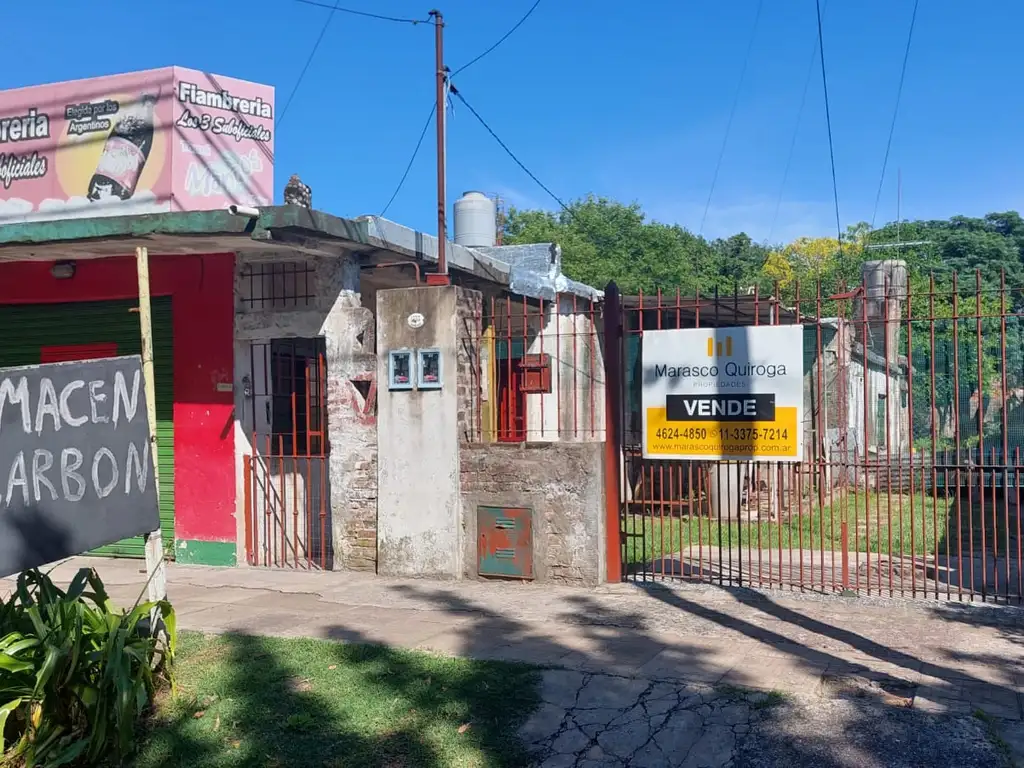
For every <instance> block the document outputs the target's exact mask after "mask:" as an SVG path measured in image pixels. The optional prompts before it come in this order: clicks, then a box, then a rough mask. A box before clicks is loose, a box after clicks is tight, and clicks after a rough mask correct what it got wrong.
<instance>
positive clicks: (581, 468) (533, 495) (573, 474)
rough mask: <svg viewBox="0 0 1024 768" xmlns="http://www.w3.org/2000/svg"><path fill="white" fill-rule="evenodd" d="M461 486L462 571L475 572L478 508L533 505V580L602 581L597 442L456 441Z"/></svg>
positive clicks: (600, 451) (599, 451)
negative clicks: (514, 443) (457, 443)
mask: <svg viewBox="0 0 1024 768" xmlns="http://www.w3.org/2000/svg"><path fill="white" fill-rule="evenodd" d="M460 451H461V455H460V478H459V479H460V492H461V504H462V516H463V526H464V534H463V541H464V542H465V547H466V551H465V555H464V561H465V564H466V567H465V574H464V575H465V576H466V577H467V578H476V577H477V575H478V574H477V562H478V552H477V541H478V540H479V533H480V532H479V531H478V530H477V508H478V507H481V506H487V507H526V508H529V509H532V510H533V569H534V580H535V581H537V582H541V583H543V582H561V583H569V584H577V585H587V586H593V585H596V584H599V583H601V582H602V581H604V578H605V573H604V562H605V561H604V542H605V531H604V509H605V507H604V498H605V497H604V444H603V443H587V442H584V443H578V442H570V443H523V444H517V445H505V444H500V443H485V444H475V445H469V444H463V445H462V446H461V448H460Z"/></svg>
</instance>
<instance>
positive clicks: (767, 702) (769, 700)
mask: <svg viewBox="0 0 1024 768" xmlns="http://www.w3.org/2000/svg"><path fill="white" fill-rule="evenodd" d="M785 701H786V694H784V693H783V692H782V691H768V694H767V695H766V696H765V697H764V698H763V699H761V700H760V701H757V702H754V705H753V706H754V709H771V708H772V707H778V706H781V705H782V704H784V703H785Z"/></svg>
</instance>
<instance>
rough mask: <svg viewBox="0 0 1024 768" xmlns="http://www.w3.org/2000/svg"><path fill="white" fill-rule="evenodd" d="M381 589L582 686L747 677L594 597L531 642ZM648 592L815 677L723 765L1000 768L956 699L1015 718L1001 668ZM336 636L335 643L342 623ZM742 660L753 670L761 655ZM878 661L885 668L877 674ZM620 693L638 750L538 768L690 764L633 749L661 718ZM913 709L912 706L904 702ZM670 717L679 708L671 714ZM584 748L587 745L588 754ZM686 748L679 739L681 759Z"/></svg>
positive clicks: (560, 759) (783, 614) (602, 752)
mask: <svg viewBox="0 0 1024 768" xmlns="http://www.w3.org/2000/svg"><path fill="white" fill-rule="evenodd" d="M393 589H394V590H395V591H396V592H399V593H401V594H403V595H405V596H407V597H415V598H417V599H419V600H426V601H428V602H429V603H430V604H431V605H432V606H433V607H434V608H435V609H438V610H442V611H444V612H446V613H448V614H449V615H450V616H451V617H452V618H453V620H455V619H458V620H460V621H462V622H463V623H462V624H460V626H459V630H458V632H459V636H460V638H461V647H460V649H459V651H458V652H459V653H461V654H463V655H466V656H470V657H476V658H493V657H501V658H509V657H513V658H517V659H521V660H523V661H533V662H538V663H541V664H548V665H551V666H568V667H577V668H584V669H587V670H589V672H587V673H585V674H581V681H582V683H581V684H582V685H583V686H585V685H587V684H588V683H590V684H592V680H593V678H594V676H595V675H600V672H601V671H604V672H605V673H606V674H607V675H609V676H623V677H627V678H628V677H634V676H640V677H643V676H644V675H649V676H650V677H651V678H652V679H654V680H661V681H675V682H676V684H677V685H678V686H679V687H681V688H683V689H689V690H690V691H693V692H701V691H703V695H704V697H705V700H707V699H708V698H709V697H710V698H711V699H714V697H715V696H716V695H717V694H715V693H714V691H713V689H712V687H713V686H717V688H718V691H719V692H720V691H722V690H723V687H724V689H726V690H727V689H728V687H730V686H737V687H743V686H744V684H745V683H746V684H749V683H750V682H752V681H755V680H756V679H757V678H758V677H759V676H758V675H754V674H749V675H747V674H744V669H743V664H742V663H741V664H739V665H737V667H736V668H734V669H733V670H730V672H729V674H727V675H726V676H725V677H724V678H723V677H722V675H721V672H720V670H719V669H718V668H717V666H716V663H715V659H714V658H712V657H713V656H714V654H715V649H714V648H710V647H709V646H708V644H707V643H690V644H688V643H687V642H686V638H685V637H684V638H680V639H679V641H676V642H672V643H668V642H666V639H665V636H664V633H663V632H654V631H653V629H652V627H650V626H648V622H647V619H646V618H645V615H644V614H643V613H638V612H621V613H620V612H616V611H614V610H610V609H609V608H608V606H607V604H606V603H599V602H597V601H595V600H594V599H593V598H592V597H590V596H589V595H587V594H586V593H582V592H581V593H580V594H579V595H578V596H576V597H573V598H570V600H571V604H572V606H573V608H574V610H573V611H572V612H571V613H567V614H564V615H562V616H560V617H559V621H560V622H563V623H566V624H571V625H572V626H573V627H574V628H575V629H576V633H575V636H574V637H573V638H572V640H571V642H559V641H556V640H554V639H553V638H552V637H551V636H550V635H539V634H538V633H537V632H536V630H535V629H534V628H533V627H531V626H529V625H527V624H526V623H524V622H520V621H517V620H515V619H513V618H510V617H508V616H503V615H501V614H499V613H496V612H494V611H493V610H489V609H487V608H485V607H483V606H481V605H479V604H476V603H474V602H473V601H471V600H468V599H466V598H464V597H461V596H459V595H457V594H455V593H454V591H453V590H448V589H439V588H431V587H428V586H418V585H416V586H412V585H397V586H395V587H394V588H393ZM646 592H647V594H649V595H650V597H651V598H652V599H653V600H657V601H658V602H660V603H662V604H664V605H667V606H671V607H672V608H673V609H675V610H677V611H679V612H681V613H684V614H687V615H689V616H693V617H699V618H700V619H703V620H705V621H708V622H711V623H712V624H714V625H716V626H717V627H720V628H725V629H728V630H730V631H731V632H732V633H737V634H739V635H741V636H743V637H745V638H749V639H751V640H755V641H757V642H758V643H760V644H762V645H763V647H764V649H765V651H766V652H769V653H770V654H771V656H772V658H774V659H777V660H778V661H779V662H780V663H781V664H782V665H783V670H784V671H783V672H781V673H780V674H782V675H786V674H793V675H801V674H806V675H813V676H814V677H815V678H817V679H818V681H819V682H818V685H817V686H816V687H813V688H811V690H810V691H809V692H808V694H809V695H804V696H801V697H788V698H787V699H786V700H785V701H784V702H783V703H782V704H781V705H780V706H775V707H767V706H766V707H764V708H763V710H762V711H761V712H756V711H755V712H752V713H751V716H750V719H749V721H748V722H747V723H743V724H740V725H739V727H734V729H733V734H735V735H734V737H733V738H734V750H733V752H732V754H731V756H730V757H729V759H730V760H733V762H731V763H728V764H729V765H732V766H735V767H738V766H780V765H786V766H843V767H844V768H847V767H849V768H854V767H856V768H871V767H873V766H878V768H883V767H885V768H889V767H890V766H893V767H895V766H908V768H909V766H933V765H934V766H946V765H958V766H995V765H1003V764H1006V763H1005V761H1006V760H1007V759H1008V757H1007V756H1006V755H1005V754H1003V752H1001V751H1000V750H1001V746H1000V744H999V743H998V739H995V738H993V734H992V733H991V728H990V722H989V720H990V719H989V718H984V719H983V718H980V717H977V716H975V714H976V713H975V712H974V711H973V710H972V707H970V706H968V705H967V704H966V702H965V701H964V699H963V695H964V691H965V690H968V689H971V688H972V687H974V688H976V689H977V690H978V691H983V692H984V694H983V695H984V697H985V700H986V701H987V702H990V706H991V707H992V708H998V707H997V705H999V704H1002V705H1003V706H1005V707H1007V708H1009V707H1015V708H1018V710H1019V700H1018V697H1017V693H1016V690H1015V689H1014V687H1013V686H1012V684H1011V682H1012V674H1010V673H1008V672H1007V673H1006V674H1005V676H1004V677H1003V679H1002V680H1001V681H1000V680H996V681H992V680H985V679H981V678H978V677H975V676H974V675H973V674H972V673H971V672H970V671H966V670H965V669H964V667H963V666H962V665H959V664H957V663H956V660H955V659H953V658H951V659H950V663H949V664H948V665H944V664H937V663H934V662H932V661H928V660H924V659H920V658H917V657H915V656H914V655H913V654H911V653H907V652H906V651H904V650H900V649H896V648H891V647H888V646H886V645H883V644H880V643H878V642H877V641H875V640H872V639H870V638H867V637H864V636H862V635H859V634H857V633H856V632H852V631H850V630H847V629H844V628H843V627H841V626H836V625H832V624H829V623H826V622H823V621H820V620H817V619H814V618H811V617H808V616H806V615H804V614H802V613H800V612H798V611H796V610H793V609H791V608H787V607H785V606H782V605H779V604H778V603H776V602H775V601H774V600H772V599H771V598H769V597H767V596H765V595H763V594H761V593H754V592H749V591H742V592H737V593H734V596H735V597H736V599H737V600H738V601H739V602H740V603H741V604H742V605H744V606H746V607H748V608H753V609H755V610H756V611H757V612H758V613H759V614H761V615H762V616H763V617H764V618H765V619H766V620H767V621H766V623H769V624H772V625H774V626H776V627H778V628H779V629H778V631H777V630H774V629H769V628H766V627H764V626H760V625H758V624H754V623H752V622H751V621H748V620H746V619H743V618H739V617H737V616H734V615H730V614H728V613H726V612H724V611H722V610H718V609H716V608H714V607H710V606H708V605H705V604H702V603H700V602H698V601H697V600H695V599H690V598H689V597H688V596H687V594H686V592H685V591H684V590H680V589H674V588H669V587H666V586H661V585H654V586H648V588H647V589H646ZM467 617H469V618H468V619H467ZM782 628H785V629H789V630H792V629H793V628H797V629H799V631H800V632H802V633H813V634H814V635H817V636H818V637H817V640H819V641H821V640H823V639H824V640H826V641H831V643H829V642H825V643H823V644H824V645H826V646H827V645H829V644H831V645H832V646H833V647H837V648H838V646H839V645H848V646H850V647H852V648H853V649H855V651H856V653H857V654H860V655H862V656H864V657H869V660H870V661H871V662H872V663H870V664H864V665H858V664H857V663H855V662H851V661H849V660H848V659H849V656H848V655H847V657H846V658H844V657H843V656H842V655H839V654H837V653H832V652H829V651H828V650H822V648H821V647H820V645H819V647H816V648H815V647H809V645H805V644H801V643H799V642H795V641H794V640H793V637H792V633H791V632H790V633H784V631H783V629H782ZM335 636H336V637H338V638H339V639H347V638H346V633H345V631H344V630H343V629H340V628H339V629H338V630H337V631H336V633H335ZM724 642H727V640H726V641H724ZM840 653H841V652H840ZM750 661H751V663H763V662H764V661H765V658H763V657H759V658H758V659H751V660H750ZM873 662H877V663H873ZM880 667H881V668H883V669H884V670H885V671H882V672H879V671H878V669H879V668H880ZM548 687H549V686H547V685H546V686H545V688H546V690H545V691H544V694H543V698H544V701H545V704H544V705H543V706H544V707H546V708H547V707H549V706H550V705H551V695H552V693H554V695H555V697H556V698H558V697H561V698H563V699H564V695H563V692H559V691H554V692H552V691H551V690H547V688H548ZM610 687H611V688H612V689H614V688H615V687H616V686H615V685H614V684H612V685H610ZM622 691H623V694H622V697H621V698H620V699H618V700H615V697H614V694H613V695H612V696H611V699H610V700H609V698H608V697H605V700H604V701H602V702H601V703H600V705H599V706H598V707H596V708H597V709H600V708H606V709H618V710H621V712H622V713H623V714H622V715H620V718H619V719H620V721H621V719H622V717H627V716H628V713H629V712H631V711H632V712H633V713H634V716H633V722H634V726H635V728H636V729H640V730H641V731H642V733H641V734H640V737H634V738H633V740H632V743H633V744H636V745H639V748H638V749H637V750H636V751H635V752H632V753H630V754H629V755H623V754H620V755H618V756H615V755H613V754H610V750H609V749H608V748H607V746H606V745H604V742H602V740H601V738H600V734H597V735H596V736H593V737H592V738H591V739H590V740H589V741H588V742H586V743H583V740H582V739H580V740H579V742H578V746H579V749H577V750H575V751H574V752H572V753H571V757H570V755H566V754H564V753H558V752H557V749H556V750H555V751H554V752H552V751H551V749H550V746H551V745H550V742H548V743H547V744H546V747H548V751H547V752H546V753H543V754H542V756H543V757H547V758H548V759H549V762H546V763H543V764H544V765H551V766H555V765H578V766H581V768H582V766H597V765H609V766H611V765H629V766H641V765H652V766H653V765H690V764H693V765H695V766H696V765H698V764H700V763H697V762H692V761H690V762H687V761H688V760H689V757H690V756H692V755H690V753H689V752H687V751H682V752H680V753H678V754H672V755H670V754H660V755H655V756H654V757H651V755H650V754H648V753H644V752H643V747H644V745H647V744H649V743H650V742H651V740H652V739H654V738H655V737H656V735H657V732H658V729H659V728H666V727H668V725H667V721H664V720H662V719H661V718H660V717H656V716H653V715H651V714H650V709H649V706H648V704H649V703H650V702H646V701H645V700H644V699H643V692H642V691H639V692H638V689H637V687H635V686H633V687H630V686H625V687H623V688H622ZM577 693H579V692H577ZM562 703H563V704H564V703H565V702H564V701H563V702H562ZM638 703H639V704H640V706H639V707H638V706H637V705H638ZM915 704H916V705H917V708H913V705H915ZM926 705H927V708H926V709H925V706H926ZM705 708H706V709H707V707H706V706H705ZM557 709H558V707H557V706H556V707H555V708H554V710H552V711H551V712H550V713H549V714H550V716H551V717H553V718H556V719H557V718H558V717H559V713H558V712H557V711H556V710H557ZM563 709H564V707H563ZM570 709H571V707H570ZM753 709H755V710H756V709H757V707H753ZM641 710H642V711H641ZM688 711H689V710H688ZM677 712H678V713H682V712H683V710H682V709H681V708H680V709H678V710H677ZM715 712H716V710H714V709H713V708H711V710H710V711H709V712H708V713H706V714H707V715H708V716H709V717H705V720H704V727H705V728H711V727H715V725H714V718H715V717H716V715H715ZM989 714H995V716H996V717H998V716H999V715H998V713H991V712H990V713H989ZM1007 714H1009V713H1007ZM1018 714H1019V712H1018ZM572 716H573V717H575V714H573V715H572ZM709 718H710V719H709ZM641 721H646V722H641ZM573 723H574V724H578V721H576V720H573ZM613 723H614V718H613ZM566 727H567V726H566V722H562V723H558V722H553V724H552V729H553V730H554V731H555V735H556V740H557V738H559V737H563V736H564V735H565V733H566V732H567V731H566V730H565V729H566ZM584 731H586V729H584ZM644 734H646V739H645V738H644ZM585 735H588V736H589V735H590V733H586V734H585ZM595 747H598V749H597V750H596V751H595V749H594V748H595ZM694 748H695V747H694V745H693V744H692V743H691V744H690V749H691V751H692V749H694ZM724 754H725V753H724V752H723V755H724ZM588 760H589V761H595V760H596V762H588ZM707 764H708V765H711V764H712V763H707ZM714 764H718V763H714ZM726 764H727V763H726V762H725V761H723V762H722V763H721V765H726Z"/></svg>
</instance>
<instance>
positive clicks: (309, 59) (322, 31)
mask: <svg viewBox="0 0 1024 768" xmlns="http://www.w3.org/2000/svg"><path fill="white" fill-rule="evenodd" d="M326 7H328V8H331V12H330V13H329V14H327V19H326V20H325V21H324V25H323V27H322V28H321V29H320V34H319V35H317V38H316V42H315V43H313V49H312V50H311V51H310V52H309V56H308V57H307V58H306V63H305V64H304V65H303V67H302V71H301V72H300V73H299V79H298V80H296V81H295V85H294V86H292V92H291V93H289V94H288V98H287V99H286V100H285V102H284V108H283V109H282V110H281V114H280V115H278V117H277V129H278V130H281V123H282V122H284V116H285V115H287V114H288V107H290V106H291V105H292V100H293V99H294V98H295V94H297V93H298V92H299V86H300V85H302V81H303V79H304V78H305V77H306V72H308V71H309V65H310V64H312V63H313V57H314V56H316V51H317V49H318V48H319V47H320V43H321V42H323V39H324V35H326V34H327V28H328V27H329V26H331V19H333V18H334V12H335V11H336V10H339V8H338V6H337V5H335V6H326Z"/></svg>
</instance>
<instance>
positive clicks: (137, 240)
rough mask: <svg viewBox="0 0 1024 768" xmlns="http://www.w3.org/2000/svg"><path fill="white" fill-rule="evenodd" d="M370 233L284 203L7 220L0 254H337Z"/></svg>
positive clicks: (360, 246)
mask: <svg viewBox="0 0 1024 768" xmlns="http://www.w3.org/2000/svg"><path fill="white" fill-rule="evenodd" d="M367 241H368V238H367V234H366V227H365V225H363V224H362V223H361V222H357V221H352V220H350V219H342V218H339V217H337V216H330V215H328V214H325V213H321V212H319V211H312V210H309V209H307V208H302V207H299V206H294V205H283V206H274V207H268V208H262V209H260V215H259V216H258V217H255V218H249V217H247V216H240V215H235V214H231V213H229V212H228V211H223V210H218V211H188V212H180V213H157V214H148V215H144V216H138V215H135V216H106V217H96V218H78V219H60V220H57V221H42V222H28V223H18V224H6V225H4V226H2V227H0V262H4V261H51V260H57V259H96V258H108V257H112V256H124V255H127V254H130V253H132V251H133V250H134V249H135V248H136V247H137V246H140V245H144V246H147V247H148V248H149V249H150V250H151V251H152V252H153V253H154V254H167V255H173V254H194V253H224V252H238V251H275V250H276V251H281V250H282V249H290V250H298V251H302V252H304V253H308V254H312V255H324V256H332V255H333V256H337V255H339V254H341V253H342V252H344V251H359V250H372V248H371V247H370V246H369V245H368V244H367Z"/></svg>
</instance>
